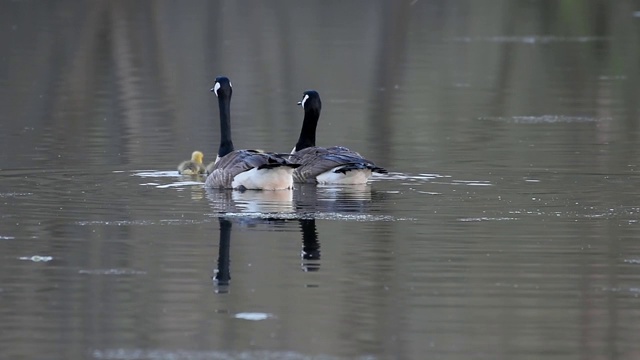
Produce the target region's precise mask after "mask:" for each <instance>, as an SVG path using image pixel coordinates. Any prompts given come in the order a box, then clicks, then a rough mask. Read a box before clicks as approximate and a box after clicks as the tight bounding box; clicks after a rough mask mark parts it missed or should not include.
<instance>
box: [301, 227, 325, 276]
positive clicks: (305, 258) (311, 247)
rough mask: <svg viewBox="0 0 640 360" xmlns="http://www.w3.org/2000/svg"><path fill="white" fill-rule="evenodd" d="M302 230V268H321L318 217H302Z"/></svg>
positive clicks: (309, 270)
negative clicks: (317, 227)
mask: <svg viewBox="0 0 640 360" xmlns="http://www.w3.org/2000/svg"><path fill="white" fill-rule="evenodd" d="M299 222H300V231H301V232H302V254H301V257H302V270H304V271H308V272H311V271H318V270H320V242H319V241H318V230H317V229H316V219H300V220H299Z"/></svg>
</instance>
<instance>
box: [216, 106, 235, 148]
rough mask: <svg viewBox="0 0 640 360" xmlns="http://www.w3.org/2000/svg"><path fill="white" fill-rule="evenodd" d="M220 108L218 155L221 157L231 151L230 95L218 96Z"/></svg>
mask: <svg viewBox="0 0 640 360" xmlns="http://www.w3.org/2000/svg"><path fill="white" fill-rule="evenodd" d="M218 107H219V108H220V148H218V156H219V157H223V156H225V155H227V154H228V153H230V152H232V151H233V141H231V95H225V96H218Z"/></svg>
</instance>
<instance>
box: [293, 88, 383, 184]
mask: <svg viewBox="0 0 640 360" xmlns="http://www.w3.org/2000/svg"><path fill="white" fill-rule="evenodd" d="M298 105H301V106H302V108H303V109H304V120H303V122H302V130H301V131H300V137H299V138H298V142H297V143H296V146H295V147H294V148H293V150H292V151H291V154H292V155H291V160H292V161H294V162H297V163H299V164H300V165H301V166H300V167H299V168H297V169H296V170H295V171H294V172H293V179H294V181H295V182H297V183H318V184H345V185H354V184H364V183H366V182H367V180H368V179H369V177H370V176H371V173H372V172H377V173H381V174H386V173H387V170H385V169H384V168H381V167H379V166H376V164H374V163H373V162H372V161H370V160H367V159H365V158H363V157H362V156H361V155H360V154H358V153H357V152H355V151H351V150H349V149H347V148H346V147H342V146H333V147H329V148H324V147H319V146H316V127H317V125H318V119H319V118H320V110H322V101H320V94H318V92H317V91H314V90H307V91H305V92H304V93H303V96H302V101H300V102H299V103H298Z"/></svg>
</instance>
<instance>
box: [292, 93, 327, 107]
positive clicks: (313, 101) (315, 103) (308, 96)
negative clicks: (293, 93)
mask: <svg viewBox="0 0 640 360" xmlns="http://www.w3.org/2000/svg"><path fill="white" fill-rule="evenodd" d="M298 105H300V106H302V108H303V109H304V110H305V111H307V110H316V111H320V110H321V109H322V101H320V94H318V92H317V91H315V90H307V91H305V92H303V93H302V100H300V101H298Z"/></svg>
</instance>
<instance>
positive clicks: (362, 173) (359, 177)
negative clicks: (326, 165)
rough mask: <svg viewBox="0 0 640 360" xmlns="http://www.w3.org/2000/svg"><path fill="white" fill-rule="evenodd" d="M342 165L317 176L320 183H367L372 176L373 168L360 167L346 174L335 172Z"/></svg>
mask: <svg viewBox="0 0 640 360" xmlns="http://www.w3.org/2000/svg"><path fill="white" fill-rule="evenodd" d="M341 167H342V166H336V167H334V168H333V169H331V170H329V171H325V172H323V173H322V174H320V175H318V176H316V181H317V182H318V184H340V185H357V184H366V183H367V180H369V178H370V177H371V170H369V169H359V170H351V171H347V173H346V174H343V173H337V172H334V171H336V170H338V169H340V168H341Z"/></svg>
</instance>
